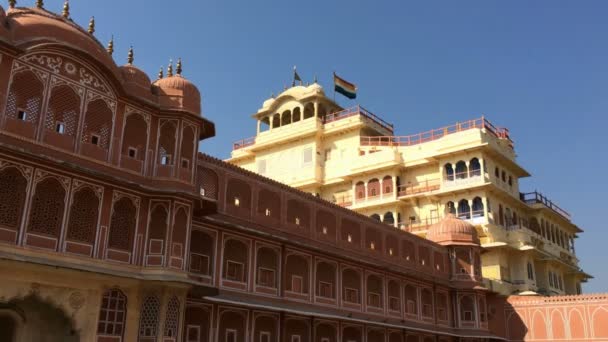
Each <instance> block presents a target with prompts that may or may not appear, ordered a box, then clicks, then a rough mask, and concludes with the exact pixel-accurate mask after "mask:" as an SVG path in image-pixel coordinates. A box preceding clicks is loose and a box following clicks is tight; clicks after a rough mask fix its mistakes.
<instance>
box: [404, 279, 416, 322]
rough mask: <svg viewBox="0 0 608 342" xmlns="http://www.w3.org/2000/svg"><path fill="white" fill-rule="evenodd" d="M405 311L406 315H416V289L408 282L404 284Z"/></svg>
mask: <svg viewBox="0 0 608 342" xmlns="http://www.w3.org/2000/svg"><path fill="white" fill-rule="evenodd" d="M403 293H404V294H405V312H406V313H407V314H408V315H412V316H417V315H418V290H417V289H416V288H415V287H414V286H413V285H410V284H407V285H405V288H404V291H403Z"/></svg>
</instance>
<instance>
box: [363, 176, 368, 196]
mask: <svg viewBox="0 0 608 342" xmlns="http://www.w3.org/2000/svg"><path fill="white" fill-rule="evenodd" d="M363 185H364V187H365V194H364V195H365V196H363V198H364V199H365V200H366V201H367V181H366V182H365V183H363Z"/></svg>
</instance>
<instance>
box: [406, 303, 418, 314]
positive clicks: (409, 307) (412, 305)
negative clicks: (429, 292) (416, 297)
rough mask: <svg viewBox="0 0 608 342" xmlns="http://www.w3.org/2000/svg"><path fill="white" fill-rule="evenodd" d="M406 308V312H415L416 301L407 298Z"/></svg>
mask: <svg viewBox="0 0 608 342" xmlns="http://www.w3.org/2000/svg"><path fill="white" fill-rule="evenodd" d="M406 308H407V313H410V314H415V313H416V302H414V301H413V300H411V299H408V301H407V305H406Z"/></svg>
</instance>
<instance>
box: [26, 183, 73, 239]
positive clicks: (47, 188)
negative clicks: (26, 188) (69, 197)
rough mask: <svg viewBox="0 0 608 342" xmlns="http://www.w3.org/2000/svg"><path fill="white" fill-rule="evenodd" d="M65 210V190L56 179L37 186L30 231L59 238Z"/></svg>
mask: <svg viewBox="0 0 608 342" xmlns="http://www.w3.org/2000/svg"><path fill="white" fill-rule="evenodd" d="M64 208H65V189H64V188H63V186H62V185H61V183H59V181H58V180H57V179H55V178H46V179H44V180H43V181H41V182H40V183H38V184H37V185H36V192H35V194H34V199H33V200H32V208H31V214H30V223H29V229H28V231H30V232H33V233H40V234H44V235H49V236H52V237H55V238H59V231H60V230H61V225H62V222H63V211H64Z"/></svg>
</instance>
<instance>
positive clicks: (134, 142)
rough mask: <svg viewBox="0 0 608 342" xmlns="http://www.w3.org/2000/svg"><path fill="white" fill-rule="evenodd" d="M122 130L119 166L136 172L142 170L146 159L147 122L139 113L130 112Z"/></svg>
mask: <svg viewBox="0 0 608 342" xmlns="http://www.w3.org/2000/svg"><path fill="white" fill-rule="evenodd" d="M123 132H124V133H123V136H122V147H121V155H122V158H121V166H122V167H124V168H128V169H130V170H133V171H136V172H142V171H143V165H144V162H145V160H146V146H147V143H148V123H147V122H146V120H145V119H144V117H143V116H141V115H140V114H137V113H134V114H131V115H129V116H127V118H126V119H125V128H124V130H123Z"/></svg>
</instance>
